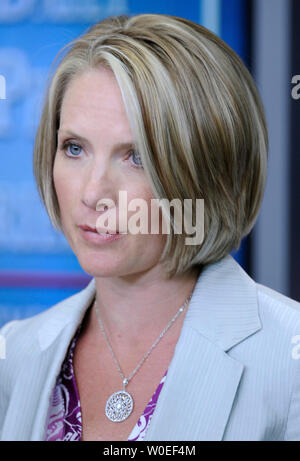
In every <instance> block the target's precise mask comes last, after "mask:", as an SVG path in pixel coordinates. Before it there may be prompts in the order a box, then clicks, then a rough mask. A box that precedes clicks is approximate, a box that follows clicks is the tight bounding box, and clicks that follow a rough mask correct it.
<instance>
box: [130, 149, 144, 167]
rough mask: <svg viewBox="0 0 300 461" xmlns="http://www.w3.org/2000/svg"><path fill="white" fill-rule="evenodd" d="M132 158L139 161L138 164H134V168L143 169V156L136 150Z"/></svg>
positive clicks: (132, 152)
mask: <svg viewBox="0 0 300 461" xmlns="http://www.w3.org/2000/svg"><path fill="white" fill-rule="evenodd" d="M131 158H132V159H133V158H137V159H138V162H137V163H135V161H134V162H133V167H134V168H143V164H142V159H141V156H140V154H139V153H138V152H136V151H135V150H132V151H131Z"/></svg>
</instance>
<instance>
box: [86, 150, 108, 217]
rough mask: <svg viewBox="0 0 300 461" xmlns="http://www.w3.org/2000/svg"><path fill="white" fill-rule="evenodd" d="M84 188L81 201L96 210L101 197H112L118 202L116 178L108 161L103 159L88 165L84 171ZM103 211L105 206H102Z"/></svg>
mask: <svg viewBox="0 0 300 461" xmlns="http://www.w3.org/2000/svg"><path fill="white" fill-rule="evenodd" d="M82 177H83V181H82V190H81V201H82V203H83V204H84V205H85V206H87V207H88V208H91V209H92V210H95V211H96V209H97V208H98V209H99V207H97V204H98V203H99V200H100V199H104V198H107V199H110V200H113V201H114V202H115V203H116V198H117V195H116V192H117V191H116V187H115V185H116V179H115V178H112V176H111V172H110V170H109V165H108V162H105V161H104V160H103V159H101V162H94V163H93V164H91V165H89V167H87V170H85V171H83V172H82ZM100 210H101V212H100V214H101V213H103V212H104V211H105V208H104V207H102V208H100Z"/></svg>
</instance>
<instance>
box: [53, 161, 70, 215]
mask: <svg viewBox="0 0 300 461" xmlns="http://www.w3.org/2000/svg"><path fill="white" fill-rule="evenodd" d="M53 183H54V187H55V191H56V196H57V200H58V203H59V207H60V211H61V215H62V218H63V214H64V211H65V210H66V208H68V206H69V205H70V202H71V199H72V197H73V195H74V194H73V193H72V188H74V185H73V183H72V180H71V175H68V174H66V171H65V169H64V168H63V167H62V164H61V162H60V160H59V159H55V161H54V165H53Z"/></svg>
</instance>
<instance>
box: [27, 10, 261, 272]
mask: <svg viewBox="0 0 300 461" xmlns="http://www.w3.org/2000/svg"><path fill="white" fill-rule="evenodd" d="M64 51H67V53H66V54H65V55H64V56H63V58H62V59H61V61H60V62H59V65H58V66H57V68H56V70H55V72H54V75H53V77H50V81H49V84H48V88H47V92H46V98H45V102H44V107H43V111H42V116H41V121H40V125H39V128H38V131H37V134H36V140H35V146H34V174H35V178H36V182H37V187H38V191H39V193H40V196H41V198H42V200H43V202H44V204H45V207H46V210H47V212H48V215H49V217H50V219H51V221H52V223H53V225H54V227H56V228H57V229H60V230H61V221H60V211H59V206H58V200H57V196H56V192H55V188H54V184H53V174H52V173H53V163H54V158H55V152H56V142H57V139H56V131H57V129H58V128H59V119H60V108H61V104H62V99H63V97H64V93H65V90H66V87H67V85H68V84H69V83H70V81H71V80H72V79H73V78H74V77H76V76H78V75H79V74H80V73H82V72H85V71H87V70H90V69H93V68H96V67H97V66H99V65H103V66H106V67H108V68H110V69H111V70H112V71H113V73H114V75H115V77H116V79H117V81H118V84H119V86H120V89H121V93H122V97H123V100H124V104H125V107H126V111H127V114H128V118H129V121H130V124H131V128H132V131H133V134H134V137H135V139H136V140H137V145H138V148H139V152H140V155H141V158H142V162H143V166H144V169H145V173H146V175H147V178H148V180H149V182H150V184H151V187H152V190H153V193H154V196H155V197H156V198H158V199H162V198H167V199H168V200H169V201H172V199H174V198H179V199H180V200H181V201H182V203H183V200H184V199H186V198H189V199H192V201H193V210H194V208H195V207H194V204H195V203H194V202H195V200H196V199H199V198H202V199H204V204H205V211H204V231H205V237H204V241H203V243H202V244H201V245H185V237H186V235H185V234H184V233H183V234H174V233H172V232H171V233H170V234H167V238H166V245H165V248H164V252H163V254H162V256H161V259H160V261H161V262H163V263H164V264H165V267H166V271H167V273H168V274H169V277H172V276H173V275H178V274H182V273H184V272H186V271H189V270H191V269H192V267H193V266H196V265H204V264H208V263H212V262H216V261H218V260H220V259H221V258H223V257H224V256H225V255H227V254H228V253H230V252H231V251H232V250H234V249H237V248H238V247H239V246H240V243H241V239H242V238H243V237H244V236H246V235H247V234H248V233H249V232H250V230H251V229H252V227H253V226H254V223H255V221H256V218H257V215H258V212H259V207H260V204H261V201H262V197H263V192H264V186H265V180H266V166H267V151H268V134H267V127H266V121H265V116H264V109H263V106H262V102H261V99H260V97H259V94H258V91H257V89H256V86H255V84H254V81H253V79H252V77H251V75H250V73H249V71H248V70H247V68H246V66H245V65H244V64H243V62H242V61H241V59H240V58H239V57H238V56H237V54H236V53H235V52H234V51H233V50H232V49H231V48H230V47H229V46H228V45H226V43H225V42H224V41H222V40H221V39H220V38H219V37H217V36H216V35H214V34H213V33H212V32H210V31H209V30H208V29H206V28H205V27H203V26H201V25H199V24H196V23H193V22H191V21H188V20H186V19H183V18H179V17H174V16H169V15H156V14H141V15H137V16H133V17H128V16H124V15H122V16H117V17H109V18H107V19H105V20H103V21H100V22H99V23H97V24H95V25H93V26H92V27H90V28H89V29H88V31H87V32H86V33H84V34H83V35H82V36H80V37H78V38H77V39H75V40H73V41H72V42H71V43H69V44H67V45H66V46H65V47H64V48H63V49H62V50H61V51H60V53H59V54H58V56H57V58H59V57H60V56H61V55H62V54H63V53H64ZM162 211H163V210H162ZM193 213H194V211H193ZM171 223H172V217H171ZM193 224H194V223H193Z"/></svg>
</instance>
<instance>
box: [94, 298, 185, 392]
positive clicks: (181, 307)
mask: <svg viewBox="0 0 300 461" xmlns="http://www.w3.org/2000/svg"><path fill="white" fill-rule="evenodd" d="M191 297H192V293H191V294H190V295H189V297H188V298H187V299H186V300H185V302H184V304H183V305H182V306H180V308H179V309H178V311H177V312H176V314H175V315H174V317H173V318H172V319H171V320H170V321H169V323H168V325H167V326H166V327H165V328H164V330H163V331H162V332H161V334H160V335H159V337H158V338H157V339H156V341H155V342H154V343H153V344H152V346H151V347H150V349H149V350H148V352H146V354H145V355H144V357H143V358H142V359H141V360H140V362H139V363H138V365H137V366H136V367H135V369H134V370H133V372H132V373H131V374H130V375H129V376H128V378H126V377H125V375H124V373H123V371H122V369H121V367H120V364H119V362H118V360H117V358H116V356H115V354H114V351H113V350H112V347H111V345H110V343H109V340H108V337H107V335H106V333H105V330H104V326H103V323H102V320H101V318H100V312H99V307H98V303H97V299H95V307H96V314H97V317H98V321H99V325H100V328H101V331H102V333H103V335H104V338H105V341H106V343H107V345H108V347H109V349H110V351H111V354H112V356H113V359H114V362H115V364H116V366H117V368H118V370H119V373H120V374H121V376H122V378H123V387H124V389H125V386H127V384H128V383H129V381H130V380H131V379H132V378H133V376H134V375H135V374H136V373H137V372H138V370H139V369H140V367H141V366H142V364H143V363H144V361H145V360H146V359H147V358H148V356H149V355H150V354H151V352H152V350H153V349H154V348H155V346H157V344H158V343H159V341H160V340H161V339H162V337H163V336H164V335H165V333H166V332H167V331H168V329H169V328H170V327H171V325H172V324H173V323H174V322H175V320H176V319H177V317H178V316H179V315H180V314H181V313H182V312H183V310H184V308H185V307H186V305H187V303H188V302H189V300H190V299H191Z"/></svg>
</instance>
